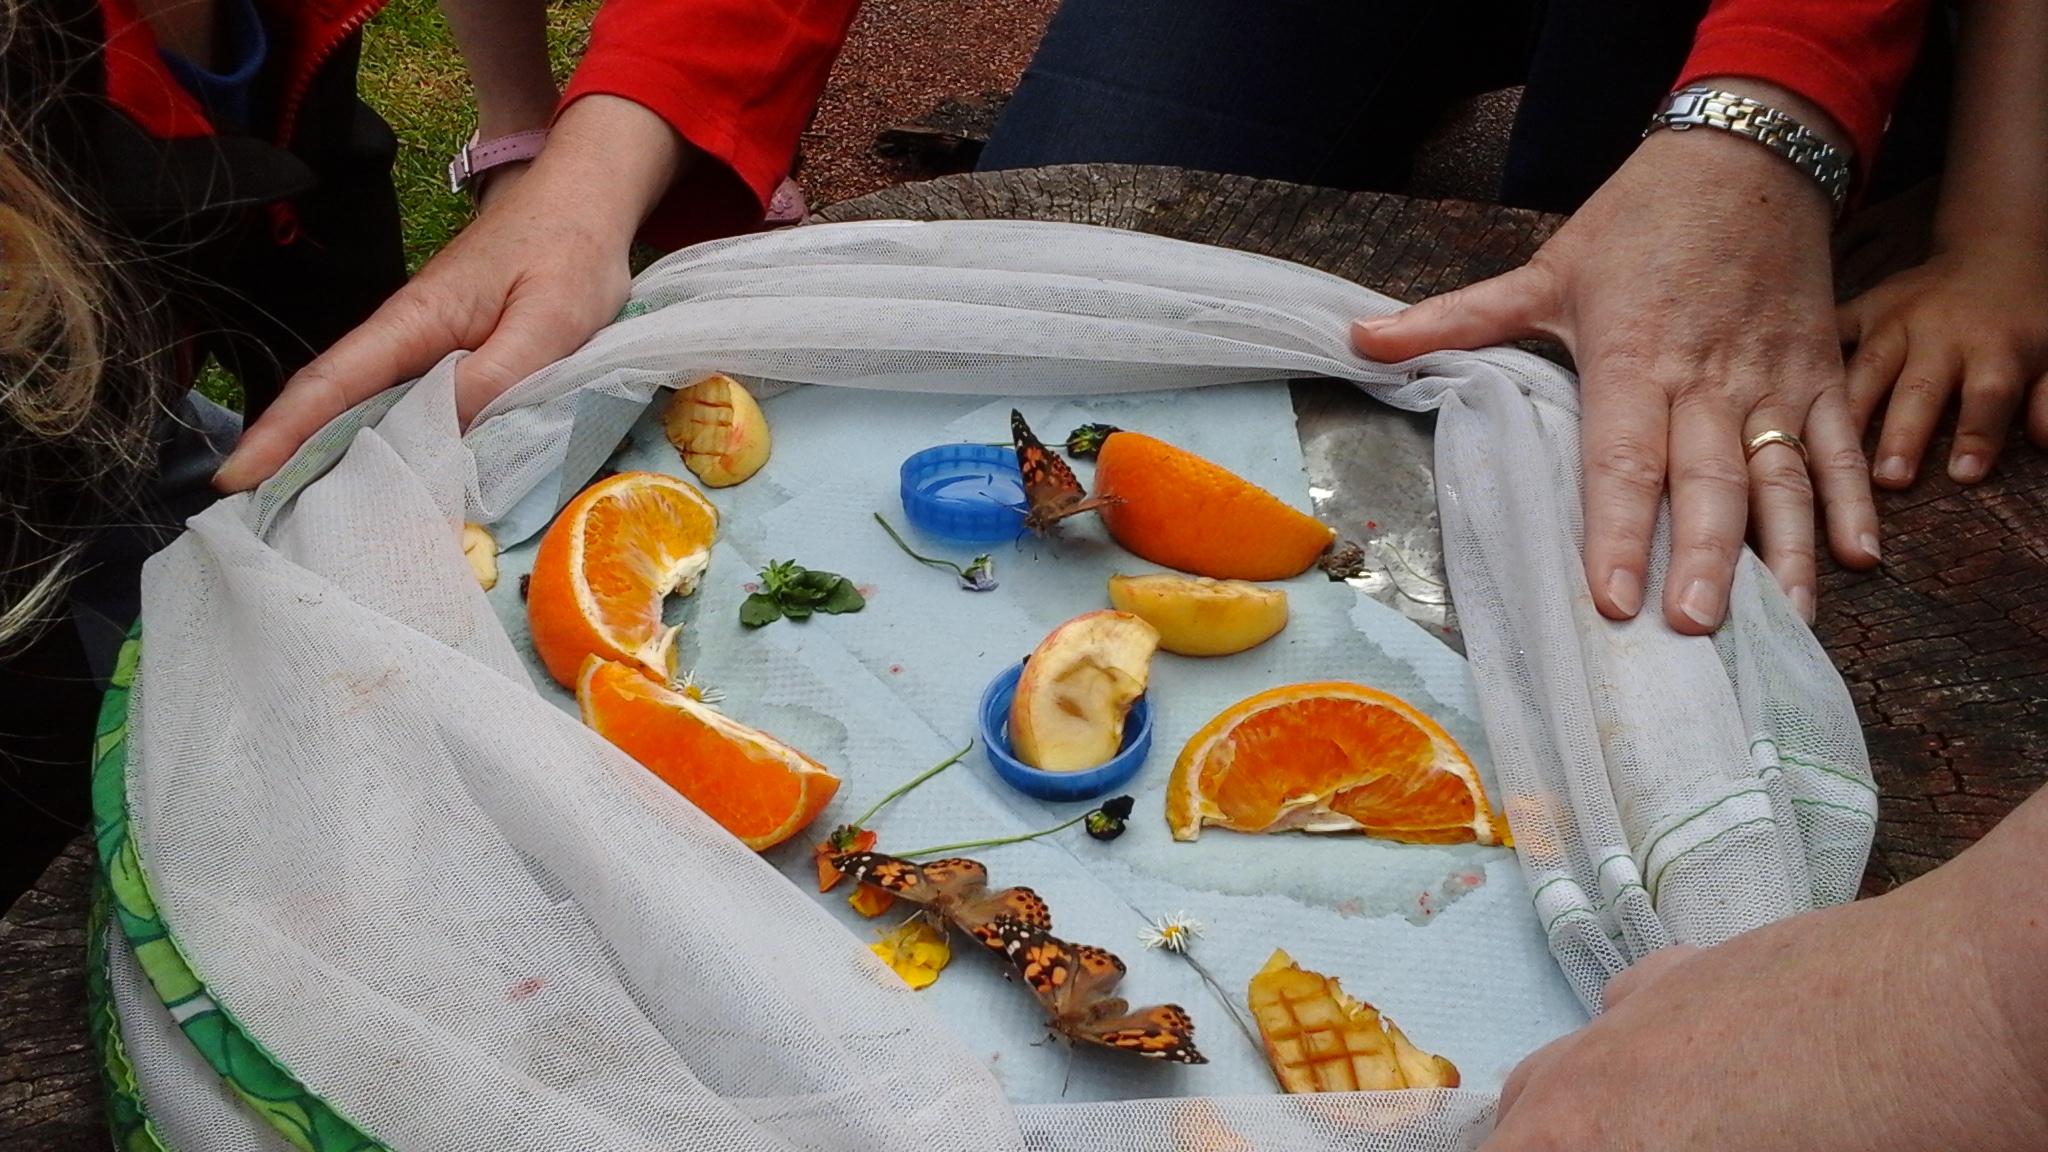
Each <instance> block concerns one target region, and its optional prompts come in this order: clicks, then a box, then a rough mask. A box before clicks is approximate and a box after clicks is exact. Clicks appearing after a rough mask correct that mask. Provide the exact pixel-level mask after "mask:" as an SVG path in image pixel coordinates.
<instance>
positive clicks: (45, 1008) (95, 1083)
mask: <svg viewBox="0 0 2048 1152" xmlns="http://www.w3.org/2000/svg"><path fill="white" fill-rule="evenodd" d="M93 862H94V861H93V848H92V838H91V837H90V836H81V837H79V838H78V839H77V840H74V841H72V842H71V846H70V847H68V848H66V849H65V850H64V854H63V855H62V856H59V857H58V858H57V860H56V862H55V863H54V864H52V865H50V868H49V871H47V872H45V873H43V877H42V879H41V880H39V881H37V882H36V886H35V887H34V888H32V889H30V890H29V891H28V892H26V893H24V894H23V895H22V897H21V898H20V899H19V900H16V901H15V902H14V906H13V907H12V908H10V909H8V910H7V915H6V916H5V918H0V1148H6V1149H8V1150H9V1152H76V1150H78V1149H86V1148H104V1147H106V1146H107V1141H108V1139H109V1136H108V1133H107V1127H106V1120H105V1104H104V1102H103V1100H104V1098H103V1097H102V1096H101V1091H100V1077H99V1068H98V1065H97V1063H96V1062H95V1058H94V1055H93V1049H92V1040H91V1039H90V1037H89V1035H88V1034H87V1032H86V1025H85V917H86V908H87V905H88V904H89V903H90V900H91V891H92V869H93Z"/></svg>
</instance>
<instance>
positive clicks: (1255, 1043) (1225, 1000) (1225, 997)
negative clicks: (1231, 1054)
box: [1180, 952, 1266, 1055]
mask: <svg viewBox="0 0 2048 1152" xmlns="http://www.w3.org/2000/svg"><path fill="white" fill-rule="evenodd" d="M1180 956H1181V959H1183V960H1186V961H1187V962H1188V963H1189V964H1190V965H1192V966H1193V967H1194V969H1195V975H1197V976H1200V977H1201V978H1202V983H1204V984H1207V985H1208V986H1209V991H1211V992H1213V993H1215V994H1216V1002H1217V1003H1218V1004H1221V1005H1223V1010H1224V1011H1226V1012H1228V1013H1230V1020H1231V1022H1232V1023H1234V1024H1236V1025H1237V1030H1238V1031H1239V1032H1242V1033H1244V1039H1245V1043H1247V1044H1250V1045H1251V1046H1252V1051H1254V1052H1258V1053H1260V1054H1262V1055H1263V1054H1264V1053H1265V1051H1266V1046H1265V1045H1264V1044H1261V1043H1260V1042H1259V1038H1258V1037H1257V1036H1254V1035H1252V1028H1251V1025H1249V1024H1246V1023H1245V1022H1244V1017H1243V1016H1240V1015H1238V1012H1237V1002H1236V1001H1235V1000H1232V999H1231V998H1230V993H1228V992H1225V991H1224V990H1223V985H1222V984H1220V983H1218V982H1217V980H1216V977H1215V976H1214V975H1212V974H1211V973H1210V971H1209V967H1208V965H1206V964H1204V963H1202V962H1201V961H1200V960H1197V959H1195V957H1194V955H1193V954H1192V953H1188V952H1183V953H1181V954H1180Z"/></svg>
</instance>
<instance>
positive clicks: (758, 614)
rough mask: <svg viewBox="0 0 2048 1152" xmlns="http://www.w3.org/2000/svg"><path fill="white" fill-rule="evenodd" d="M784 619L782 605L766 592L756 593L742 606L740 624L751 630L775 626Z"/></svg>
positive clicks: (742, 603)
mask: <svg viewBox="0 0 2048 1152" xmlns="http://www.w3.org/2000/svg"><path fill="white" fill-rule="evenodd" d="M780 619H782V605H781V604H780V603H778V602H777V601H776V599H775V597H773V596H770V595H769V594H768V593H766V592H756V593H754V594H753V595H752V596H749V597H747V598H746V600H744V601H743V602H741V604H740V623H742V624H744V625H746V626H747V627H749V628H759V627H761V626H762V625H763V624H773V623H775V622H776V621H777V620H780Z"/></svg>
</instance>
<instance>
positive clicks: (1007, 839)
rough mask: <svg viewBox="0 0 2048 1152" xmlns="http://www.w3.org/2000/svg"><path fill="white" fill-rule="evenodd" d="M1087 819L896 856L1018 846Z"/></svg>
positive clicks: (1085, 815)
mask: <svg viewBox="0 0 2048 1152" xmlns="http://www.w3.org/2000/svg"><path fill="white" fill-rule="evenodd" d="M1087 818H1088V813H1086V812H1083V813H1081V814H1080V815H1079V816H1076V817H1074V818H1073V819H1072V820H1069V821H1067V822H1066V823H1064V824H1055V825H1053V826H1052V827H1050V828H1045V829H1041V830H1039V831H1037V832H1026V833H1025V834H1024V835H1022V836H1001V837H998V838H996V839H994V840H968V841H966V842H964V843H960V844H941V845H939V846H938V847H936V848H919V849H918V850H917V851H915V852H898V853H896V855H898V856H902V857H904V858H906V859H907V858H909V857H912V856H935V855H937V854H938V853H940V852H958V851H960V850H961V849H963V848H993V847H995V846H996V845H998V844H1018V843H1022V842H1023V841H1026V840H1036V839H1038V838H1039V837H1040V836H1050V835H1052V834H1053V833H1055V832H1058V831H1059V830H1061V829H1062V828H1072V827H1073V826H1074V825H1076V824H1079V823H1080V822H1081V821H1083V820H1086V819H1087Z"/></svg>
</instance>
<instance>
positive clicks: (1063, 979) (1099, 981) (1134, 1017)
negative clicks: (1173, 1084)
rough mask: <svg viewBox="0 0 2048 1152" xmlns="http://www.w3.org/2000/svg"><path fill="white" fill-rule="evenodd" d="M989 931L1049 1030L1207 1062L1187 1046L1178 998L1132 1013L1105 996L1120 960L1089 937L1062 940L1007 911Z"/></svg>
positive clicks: (1189, 1035) (1190, 1034) (1159, 1056)
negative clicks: (1175, 1001) (1033, 998)
mask: <svg viewBox="0 0 2048 1152" xmlns="http://www.w3.org/2000/svg"><path fill="white" fill-rule="evenodd" d="M993 931H994V933H995V936H996V939H997V940H998V941H999V942H1000V943H1001V945H1002V952H1003V955H1005V956H1007V957H1009V960H1010V963H1011V964H1013V965H1015V966H1016V969H1017V971H1018V972H1019V973H1020V974H1021V975H1022V976H1023V977H1024V982H1025V983H1026V984H1029V985H1030V986H1031V990H1032V991H1033V992H1035V993H1037V994H1038V1001H1039V1003H1040V1004H1042V1005H1044V1007H1045V1011H1046V1015H1048V1016H1050V1017H1051V1018H1052V1027H1053V1030H1054V1031H1056V1032H1058V1033H1060V1034H1061V1035H1063V1036H1071V1037H1072V1038H1074V1039H1076V1040H1085V1041H1087V1042H1088V1043H1090V1044H1100V1045H1102V1046H1103V1047H1105V1048H1117V1049H1121V1050H1123V1051H1125V1052H1135V1053H1137V1054H1138V1055H1140V1056H1148V1057H1150V1058H1152V1059H1154V1060H1172V1061H1174V1062H1176V1063H1179V1064H1207V1063H1208V1062H1209V1058H1208V1057H1206V1056H1204V1055H1202V1054H1201V1053H1200V1052H1198V1051H1196V1050H1195V1022H1194V1021H1193V1020H1191V1019H1189V1018H1188V1014H1187V1011H1186V1010H1185V1009H1183V1008H1182V1007H1181V1006H1180V1005H1178V1004H1154V1005H1152V1006H1151V1007H1149V1008H1140V1009H1138V1010H1136V1011H1135V1012H1134V1011H1132V1010H1131V1006H1130V1005H1129V1004H1128V1003H1126V1002H1125V1001H1124V1000H1123V999H1122V998H1121V997H1117V996H1113V995H1111V993H1112V992H1113V991H1114V990H1115V989H1116V983H1117V981H1119V980H1121V979H1123V975H1124V962H1123V961H1122V960H1119V959H1117V958H1116V956H1115V955H1113V954H1111V953H1109V952H1107V951H1104V950H1103V949H1101V948H1097V947H1095V946H1094V945H1092V944H1069V943H1068V942H1066V941H1065V940H1062V939H1060V938H1059V937H1057V936H1054V935H1053V934H1052V933H1050V932H1048V931H1046V930H1045V929H1043V928H1040V927H1038V926H1037V925H1034V924H1026V923H1024V922H1023V921H1021V920H1017V919H1014V918H1012V917H1008V916H1004V917H1002V918H1000V919H998V920H997V921H996V922H995V924H994V927H993Z"/></svg>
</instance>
